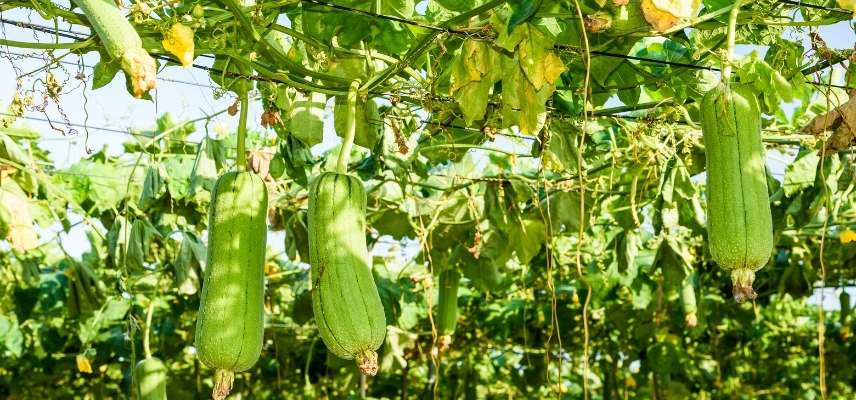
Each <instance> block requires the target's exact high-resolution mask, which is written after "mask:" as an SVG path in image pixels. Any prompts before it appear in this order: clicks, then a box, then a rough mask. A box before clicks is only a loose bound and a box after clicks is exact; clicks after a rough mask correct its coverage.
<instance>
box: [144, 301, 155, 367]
mask: <svg viewBox="0 0 856 400" xmlns="http://www.w3.org/2000/svg"><path fill="white" fill-rule="evenodd" d="M154 310H155V300H154V299H151V300H150V301H149V307H148V309H146V328H145V332H143V353H144V354H145V355H146V358H147V359H149V358H152V348H151V346H150V345H149V343H150V341H149V340H150V339H149V338H150V337H151V332H152V314H154Z"/></svg>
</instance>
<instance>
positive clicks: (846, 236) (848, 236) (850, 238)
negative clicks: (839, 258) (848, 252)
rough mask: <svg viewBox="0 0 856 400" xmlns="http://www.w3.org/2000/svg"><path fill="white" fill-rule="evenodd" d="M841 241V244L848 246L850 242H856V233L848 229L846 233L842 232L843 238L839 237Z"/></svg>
mask: <svg viewBox="0 0 856 400" xmlns="http://www.w3.org/2000/svg"><path fill="white" fill-rule="evenodd" d="M839 239H841V243H844V244H847V243H850V242H856V232H853V231H851V230H850V229H848V230H846V231H844V232H841V236H839Z"/></svg>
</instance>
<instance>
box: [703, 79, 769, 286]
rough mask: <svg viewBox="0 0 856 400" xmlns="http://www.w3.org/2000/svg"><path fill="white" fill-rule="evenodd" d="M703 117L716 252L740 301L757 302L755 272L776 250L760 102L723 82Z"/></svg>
mask: <svg viewBox="0 0 856 400" xmlns="http://www.w3.org/2000/svg"><path fill="white" fill-rule="evenodd" d="M701 117H702V118H701V120H702V125H701V126H702V132H703V134H704V145H705V154H706V158H707V213H708V215H707V230H708V241H709V246H710V253H711V256H712V257H713V259H714V261H716V262H717V263H718V264H719V265H720V266H721V267H722V268H724V269H725V270H727V271H730V272H731V280H732V283H733V291H734V299H735V300H737V301H738V302H742V301H744V300H746V299H754V298H755V291H754V290H753V289H752V283H753V281H754V280H755V272H756V271H758V270H759V269H761V267H763V266H764V265H765V264H766V263H767V261H768V260H769V259H770V254H771V253H772V250H773V222H772V216H771V213H770V199H769V195H768V193H767V177H766V172H765V166H764V147H763V145H762V143H761V112H760V108H759V105H758V100H757V97H756V96H755V95H753V94H752V93H751V92H750V91H749V90H748V89H746V88H744V87H741V86H738V85H725V84H720V85H718V86H717V87H715V88H714V89H712V90H711V91H709V92H707V93H706V94H705V95H704V98H703V100H702V104H701Z"/></svg>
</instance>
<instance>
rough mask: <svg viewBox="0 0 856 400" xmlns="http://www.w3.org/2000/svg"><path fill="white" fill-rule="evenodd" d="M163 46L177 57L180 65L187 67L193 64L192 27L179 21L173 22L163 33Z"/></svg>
mask: <svg viewBox="0 0 856 400" xmlns="http://www.w3.org/2000/svg"><path fill="white" fill-rule="evenodd" d="M161 43H162V44H163V48H164V49H166V51H168V52H170V53H172V54H173V55H174V56H176V57H178V60H179V61H181V66H182V67H184V68H188V67H190V66H191V65H192V64H193V56H194V54H193V29H190V27H188V26H186V25H182V24H180V23H176V24H174V25H173V26H172V27H171V28H169V30H168V31H166V32H164V34H163V41H162V42H161Z"/></svg>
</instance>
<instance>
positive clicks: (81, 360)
mask: <svg viewBox="0 0 856 400" xmlns="http://www.w3.org/2000/svg"><path fill="white" fill-rule="evenodd" d="M74 361H76V362H77V370H78V371H80V372H83V373H84V374H91V373H92V364H90V363H89V359H88V358H86V356H84V355H83V354H78V355H77V357H75V358H74Z"/></svg>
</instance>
